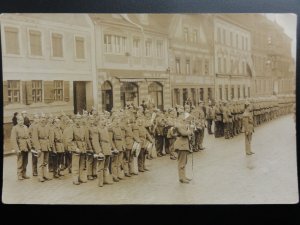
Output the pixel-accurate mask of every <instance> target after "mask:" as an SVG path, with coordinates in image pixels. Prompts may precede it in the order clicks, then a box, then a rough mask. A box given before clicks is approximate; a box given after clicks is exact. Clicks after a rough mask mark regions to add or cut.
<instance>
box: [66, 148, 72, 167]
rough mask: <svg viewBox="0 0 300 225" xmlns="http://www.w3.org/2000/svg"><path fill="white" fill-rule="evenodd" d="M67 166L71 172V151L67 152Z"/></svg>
mask: <svg viewBox="0 0 300 225" xmlns="http://www.w3.org/2000/svg"><path fill="white" fill-rule="evenodd" d="M65 167H66V168H67V169H68V170H69V172H71V169H72V153H71V152H69V151H66V152H65Z"/></svg>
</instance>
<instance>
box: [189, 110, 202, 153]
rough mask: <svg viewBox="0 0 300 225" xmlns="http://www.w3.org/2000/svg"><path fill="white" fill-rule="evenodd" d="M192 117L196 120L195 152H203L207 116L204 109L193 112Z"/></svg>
mask: <svg viewBox="0 0 300 225" xmlns="http://www.w3.org/2000/svg"><path fill="white" fill-rule="evenodd" d="M192 115H193V116H194V118H195V126H196V127H195V144H194V148H195V149H194V150H195V151H199V150H203V149H204V148H203V140H204V132H205V114H204V111H203V110H202V109H197V110H194V111H192Z"/></svg>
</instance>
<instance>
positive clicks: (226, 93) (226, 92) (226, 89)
mask: <svg viewBox="0 0 300 225" xmlns="http://www.w3.org/2000/svg"><path fill="white" fill-rule="evenodd" d="M225 95H226V100H227V101H228V97H229V96H228V87H227V86H226V87H225Z"/></svg>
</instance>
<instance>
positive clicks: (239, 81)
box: [213, 15, 254, 100]
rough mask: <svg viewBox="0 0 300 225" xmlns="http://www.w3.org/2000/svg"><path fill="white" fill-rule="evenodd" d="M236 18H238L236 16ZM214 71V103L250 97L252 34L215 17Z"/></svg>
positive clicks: (242, 27)
mask: <svg viewBox="0 0 300 225" xmlns="http://www.w3.org/2000/svg"><path fill="white" fill-rule="evenodd" d="M237 17H238V16H237ZM213 23H214V25H213V27H214V71H215V77H216V82H215V86H214V87H215V93H216V99H217V100H237V99H244V98H247V97H250V96H251V80H252V77H253V73H254V72H253V66H252V60H251V33H250V32H249V30H247V28H246V27H244V26H242V25H241V24H239V23H238V18H236V20H232V19H231V18H230V17H228V16H227V15H216V16H214V21H213Z"/></svg>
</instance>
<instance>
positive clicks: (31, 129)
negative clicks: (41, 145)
mask: <svg viewBox="0 0 300 225" xmlns="http://www.w3.org/2000/svg"><path fill="white" fill-rule="evenodd" d="M38 125H39V123H36V122H33V123H32V124H31V125H30V127H29V135H30V140H31V145H32V148H33V149H35V150H37V146H35V145H34V142H33V141H32V136H33V133H34V132H36V130H37V127H38ZM31 161H32V175H33V176H37V174H38V172H37V156H36V155H34V154H32V156H31Z"/></svg>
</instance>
